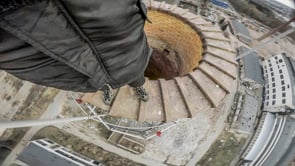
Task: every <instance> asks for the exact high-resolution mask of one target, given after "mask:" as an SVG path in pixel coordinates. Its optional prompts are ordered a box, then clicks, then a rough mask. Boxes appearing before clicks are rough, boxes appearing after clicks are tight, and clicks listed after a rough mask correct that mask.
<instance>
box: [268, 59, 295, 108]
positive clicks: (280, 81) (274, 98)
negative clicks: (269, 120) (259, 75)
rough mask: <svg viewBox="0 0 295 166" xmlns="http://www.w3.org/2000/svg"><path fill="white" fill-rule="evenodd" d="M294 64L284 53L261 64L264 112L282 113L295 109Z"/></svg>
mask: <svg viewBox="0 0 295 166" xmlns="http://www.w3.org/2000/svg"><path fill="white" fill-rule="evenodd" d="M294 64H295V62H294V60H293V59H291V58H289V57H287V56H286V54H285V53H281V54H278V55H275V56H273V57H271V58H269V59H267V60H265V61H264V62H263V71H264V77H265V80H266V85H265V96H264V97H265V101H264V110H265V111H270V112H284V111H285V109H295V68H294V67H295V65H294Z"/></svg>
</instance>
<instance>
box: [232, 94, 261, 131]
mask: <svg viewBox="0 0 295 166" xmlns="http://www.w3.org/2000/svg"><path fill="white" fill-rule="evenodd" d="M258 109H259V102H258V99H257V98H256V97H254V96H250V95H247V94H246V95H245V96H244V101H243V108H242V110H241V113H240V115H239V119H238V120H237V122H236V124H235V128H236V130H238V131H239V132H242V133H247V134H250V133H252V130H253V128H254V122H255V119H256V114H257V111H258Z"/></svg>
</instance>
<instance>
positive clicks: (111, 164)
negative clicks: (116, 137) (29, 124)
mask: <svg viewBox="0 0 295 166" xmlns="http://www.w3.org/2000/svg"><path fill="white" fill-rule="evenodd" d="M40 138H49V139H51V140H53V141H55V142H57V143H59V144H61V145H63V146H65V147H67V148H69V149H71V150H73V151H75V152H77V153H80V154H83V155H85V156H87V157H89V158H92V159H95V160H97V161H101V162H102V163H104V164H106V165H107V166H122V165H124V166H140V165H142V164H139V163H136V162H133V161H131V160H129V159H126V158H123V157H121V156H119V155H117V154H114V153H112V152H108V151H106V150H104V149H103V148H101V147H98V146H96V145H94V144H91V143H88V142H86V141H84V140H82V139H80V138H78V137H75V136H74V135H71V134H70V133H67V132H65V131H62V130H59V129H58V128H56V127H45V128H43V129H41V130H40V131H39V132H38V133H36V135H35V136H34V137H33V139H32V140H34V139H40Z"/></svg>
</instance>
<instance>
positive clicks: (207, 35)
mask: <svg viewBox="0 0 295 166" xmlns="http://www.w3.org/2000/svg"><path fill="white" fill-rule="evenodd" d="M202 34H203V35H204V37H205V38H211V39H216V40H224V41H229V39H227V38H225V37H224V35H223V32H204V31H203V32H202Z"/></svg>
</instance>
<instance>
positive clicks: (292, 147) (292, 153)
mask: <svg viewBox="0 0 295 166" xmlns="http://www.w3.org/2000/svg"><path fill="white" fill-rule="evenodd" d="M294 136H295V119H293V118H290V117H287V120H286V125H285V127H284V129H283V132H282V135H281V137H280V139H279V141H278V142H277V144H276V146H275V148H274V149H273V151H272V152H271V154H270V155H269V156H268V158H267V159H266V161H265V162H264V163H263V166H271V165H288V164H286V163H289V162H290V161H292V160H293V159H294V158H295V137H294Z"/></svg>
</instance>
